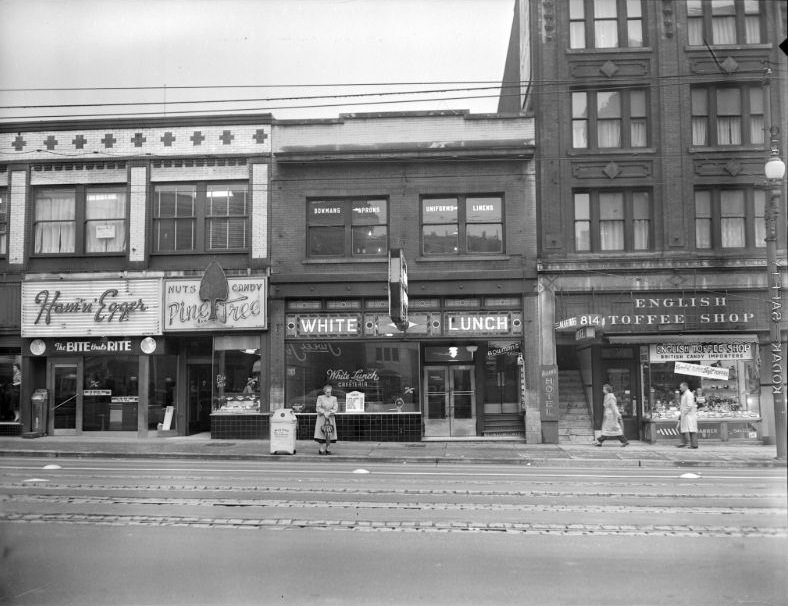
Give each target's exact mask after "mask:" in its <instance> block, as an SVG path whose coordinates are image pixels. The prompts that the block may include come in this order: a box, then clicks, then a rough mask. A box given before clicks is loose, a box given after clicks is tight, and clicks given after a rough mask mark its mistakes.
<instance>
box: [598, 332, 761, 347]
mask: <svg viewBox="0 0 788 606" xmlns="http://www.w3.org/2000/svg"><path fill="white" fill-rule="evenodd" d="M607 340H608V341H609V342H610V343H611V344H613V345H636V344H648V343H757V342H758V336H757V335H752V334H737V335H730V334H726V335H715V334H700V335H695V334H693V335H608V337H607Z"/></svg>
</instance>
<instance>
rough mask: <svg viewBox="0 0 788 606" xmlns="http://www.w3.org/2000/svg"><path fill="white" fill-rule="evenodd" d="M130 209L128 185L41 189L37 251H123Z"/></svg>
mask: <svg viewBox="0 0 788 606" xmlns="http://www.w3.org/2000/svg"><path fill="white" fill-rule="evenodd" d="M126 212H127V210H126V187H125V186H117V187H114V186H95V187H94V186H79V187H70V188H46V189H44V188H42V189H38V190H36V191H35V197H34V201H33V252H34V254H36V255H54V254H58V255H61V254H83V253H84V254H112V253H123V252H124V251H125V250H126Z"/></svg>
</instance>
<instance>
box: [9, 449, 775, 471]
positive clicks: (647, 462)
mask: <svg viewBox="0 0 788 606" xmlns="http://www.w3.org/2000/svg"><path fill="white" fill-rule="evenodd" d="M0 457H19V458H46V459H65V458H74V459H184V460H185V459H195V460H197V459H199V460H227V461H239V460H246V461H305V460H308V461H310V462H314V461H321V462H324V463H330V462H337V463H361V464H363V463H385V464H414V465H461V464H464V465H512V466H523V467H582V468H598V467H601V466H616V467H677V468H707V469H708V468H727V469H730V468H763V469H769V468H775V469H777V468H785V467H786V462H785V461H782V460H778V459H775V460H771V461H766V460H764V461H727V460H726V461H713V460H708V459H707V460H701V461H688V460H671V459H667V460H666V459H615V458H611V459H597V458H594V459H586V458H577V459H573V458H526V457H522V458H517V459H514V458H497V459H496V458H492V459H491V458H477V457H451V458H447V457H434V456H427V457H399V456H381V457H376V456H351V455H338V454H334V455H332V456H331V457H329V458H324V457H319V456H318V455H317V454H316V453H302V454H295V455H286V454H267V453H260V454H232V453H204V452H200V453H192V452H170V453H164V452H145V453H138V452H104V451H79V452H64V451H59V450H36V451H33V450H3V451H0Z"/></svg>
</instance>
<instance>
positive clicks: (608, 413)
mask: <svg viewBox="0 0 788 606" xmlns="http://www.w3.org/2000/svg"><path fill="white" fill-rule="evenodd" d="M602 391H604V392H605V400H604V402H603V406H604V407H605V414H604V417H603V418H602V433H601V434H600V436H599V438H597V440H596V441H595V442H594V446H602V443H603V442H604V441H605V440H609V439H610V438H616V439H617V440H618V441H619V442H621V446H622V447H624V446H629V441H628V440H627V439H626V437H624V430H623V429H622V423H621V412H620V411H619V410H618V403H617V402H616V395H615V394H614V393H613V388H612V387H611V386H610V384H609V383H605V384H604V385H603V386H602Z"/></svg>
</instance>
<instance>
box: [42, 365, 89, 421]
mask: <svg viewBox="0 0 788 606" xmlns="http://www.w3.org/2000/svg"><path fill="white" fill-rule="evenodd" d="M48 366H49V368H48V372H47V378H48V383H49V385H48V389H49V393H51V394H52V400H51V406H52V408H51V409H50V414H49V418H50V421H49V424H50V430H52V433H53V434H56V435H76V434H79V433H82V362H81V361H80V360H50V361H49V365H48Z"/></svg>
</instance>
